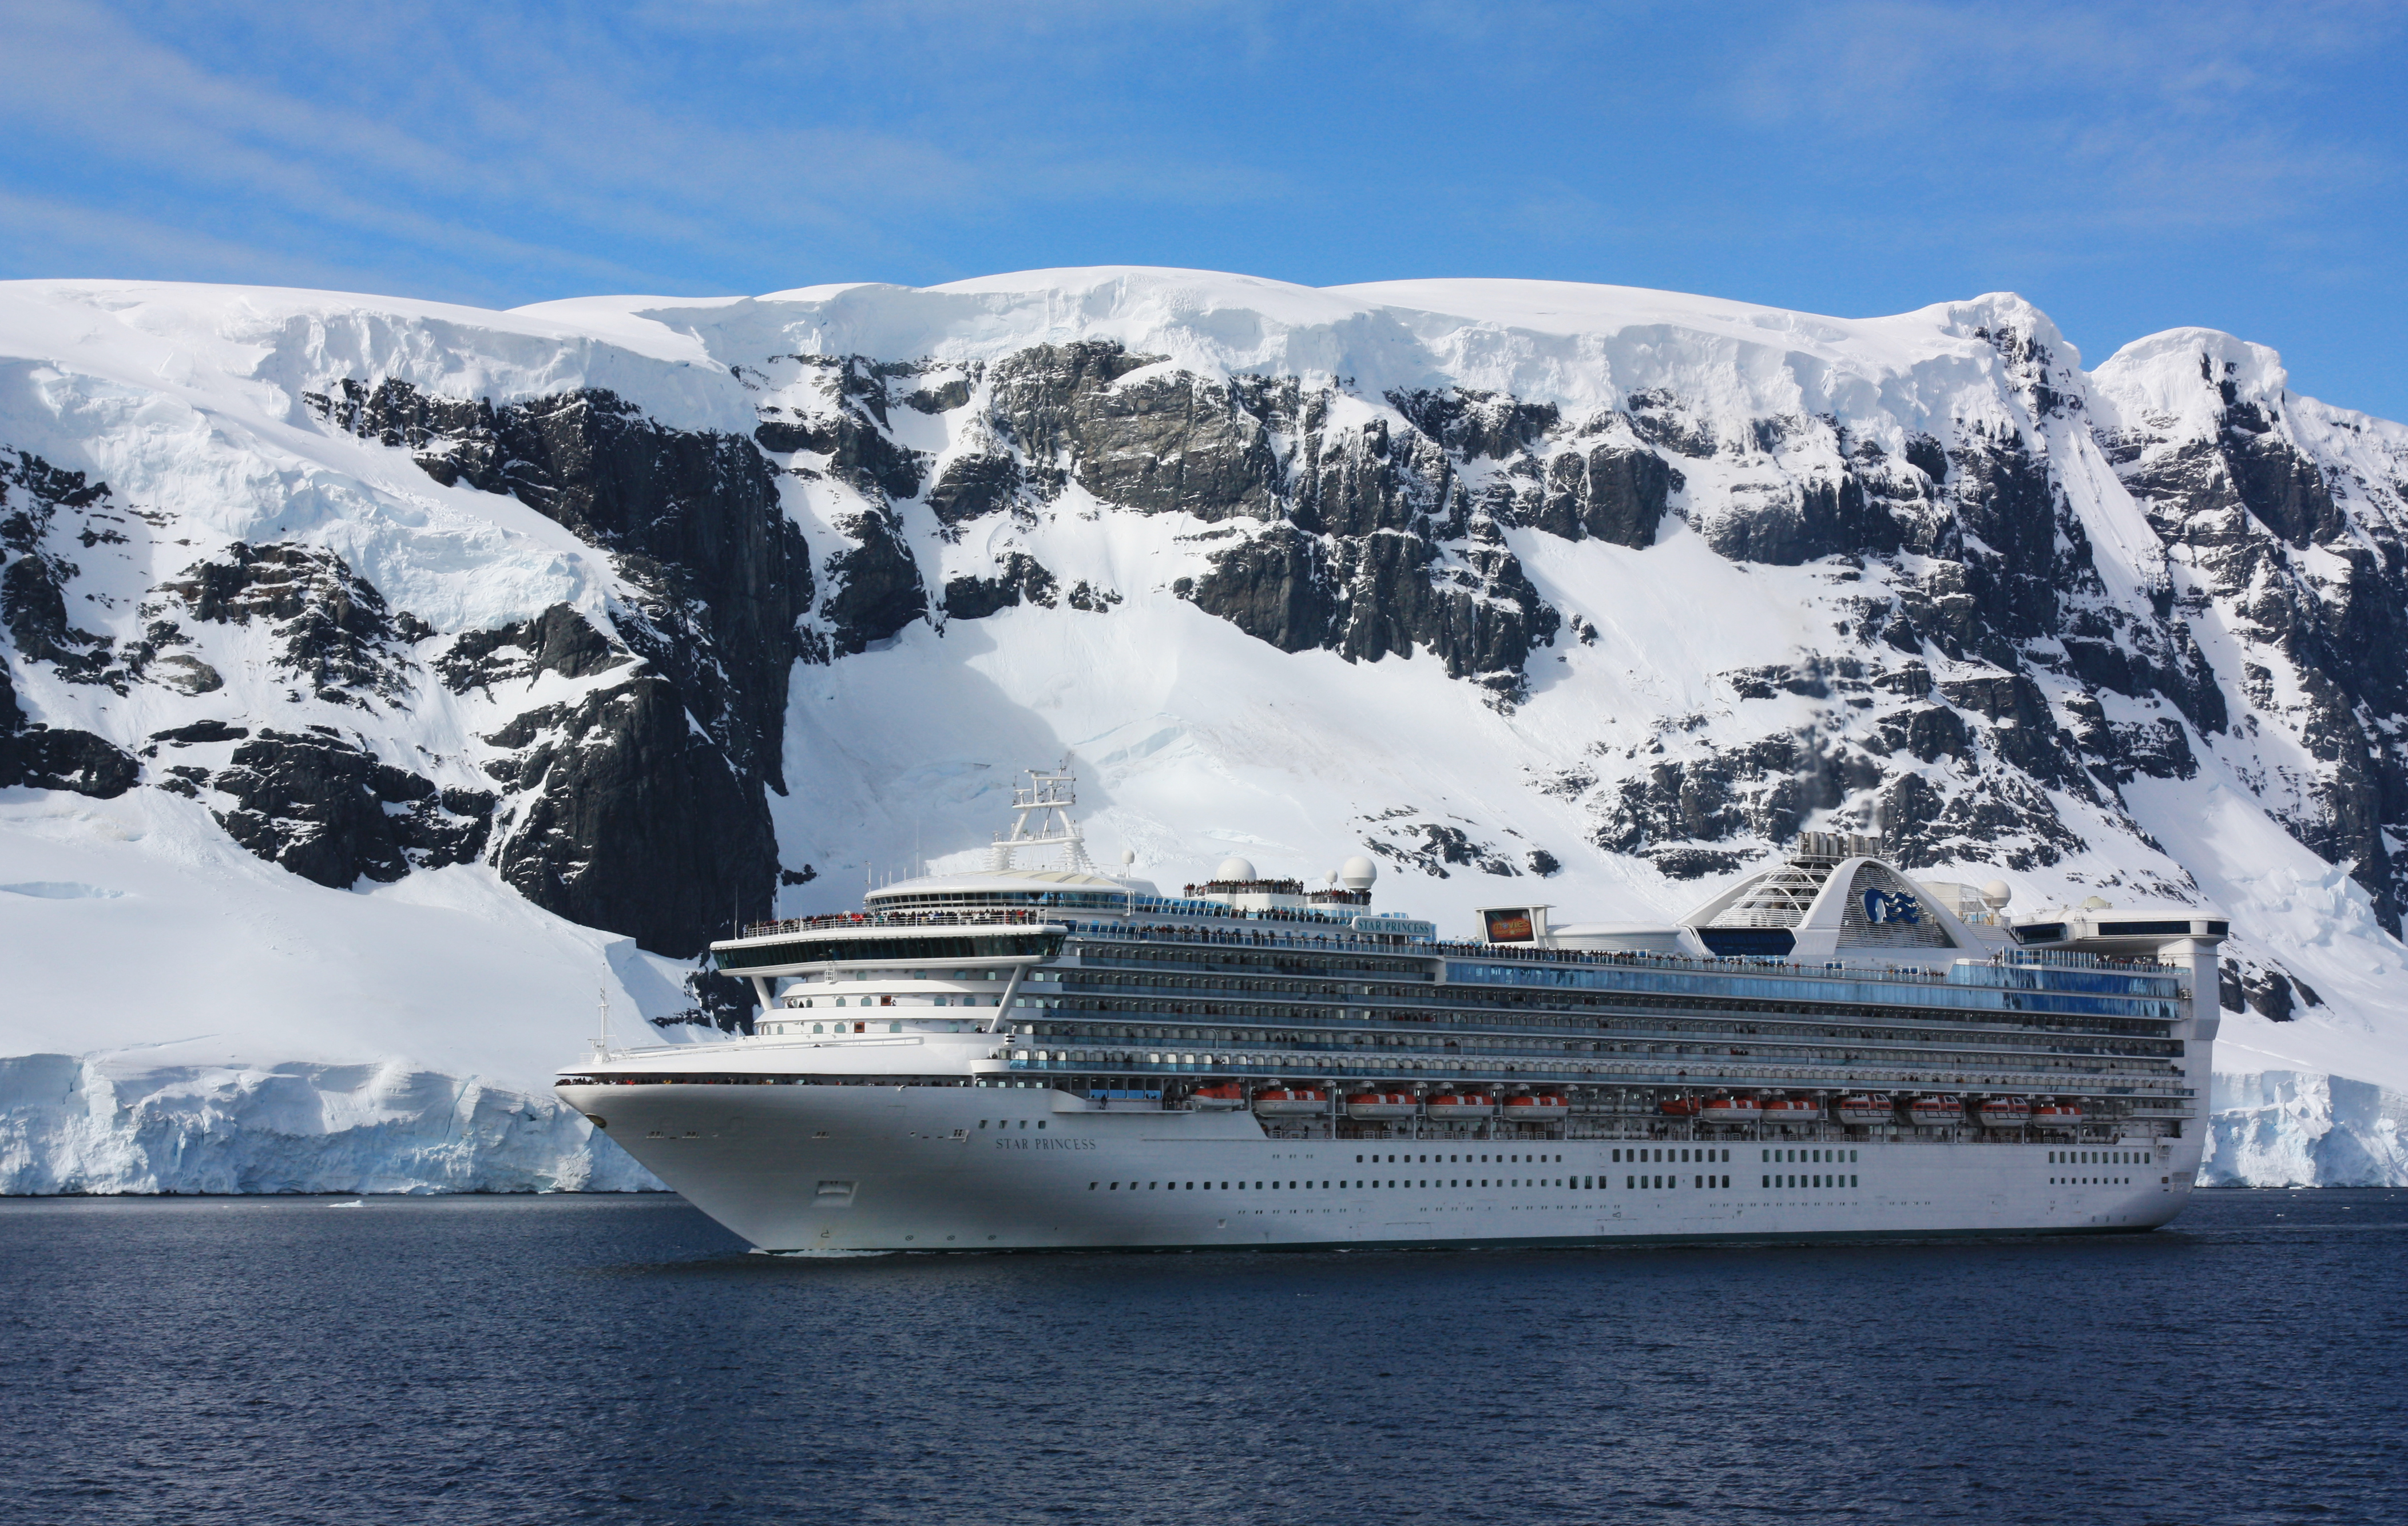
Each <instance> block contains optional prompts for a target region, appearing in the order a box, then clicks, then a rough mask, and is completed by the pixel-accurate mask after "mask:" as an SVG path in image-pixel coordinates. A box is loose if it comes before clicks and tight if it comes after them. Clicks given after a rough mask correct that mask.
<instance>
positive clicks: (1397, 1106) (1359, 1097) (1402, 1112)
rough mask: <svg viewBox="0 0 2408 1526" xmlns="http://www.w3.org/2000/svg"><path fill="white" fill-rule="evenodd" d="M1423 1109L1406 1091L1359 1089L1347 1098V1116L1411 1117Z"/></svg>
mask: <svg viewBox="0 0 2408 1526" xmlns="http://www.w3.org/2000/svg"><path fill="white" fill-rule="evenodd" d="M1420 1110H1421V1105H1420V1104H1418V1103H1416V1102H1414V1101H1413V1099H1412V1093H1411V1092H1406V1091H1357V1092H1355V1094H1354V1095H1353V1096H1351V1097H1348V1098H1347V1099H1346V1116H1347V1117H1348V1118H1356V1119H1364V1120H1379V1119H1389V1118H1411V1117H1412V1116H1413V1114H1415V1113H1417V1112H1419V1111H1420Z"/></svg>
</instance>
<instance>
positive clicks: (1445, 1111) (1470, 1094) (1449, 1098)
mask: <svg viewBox="0 0 2408 1526" xmlns="http://www.w3.org/2000/svg"><path fill="white" fill-rule="evenodd" d="M1427 1111H1428V1113H1429V1116H1430V1117H1431V1118H1433V1119H1435V1120H1439V1121H1441V1122H1444V1121H1446V1120H1455V1121H1457V1122H1465V1121H1471V1120H1479V1119H1484V1118H1493V1117H1495V1116H1496V1113H1497V1099H1496V1098H1494V1097H1490V1096H1485V1095H1483V1094H1482V1093H1480V1092H1478V1091H1441V1092H1440V1093H1439V1094H1438V1095H1437V1096H1435V1097H1432V1098H1431V1099H1430V1100H1429V1106H1428V1108H1427Z"/></svg>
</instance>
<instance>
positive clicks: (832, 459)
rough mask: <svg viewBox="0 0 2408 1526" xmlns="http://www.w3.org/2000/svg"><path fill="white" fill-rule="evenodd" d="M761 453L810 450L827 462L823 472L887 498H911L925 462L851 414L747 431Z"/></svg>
mask: <svg viewBox="0 0 2408 1526" xmlns="http://www.w3.org/2000/svg"><path fill="white" fill-rule="evenodd" d="M753 439H754V440H756V441H758V442H759V443H760V446H761V449H764V450H767V451H771V452H773V453H775V454H778V455H785V454H788V453H790V452H792V451H796V450H810V451H815V452H817V453H819V454H822V455H824V456H826V457H827V458H828V473H829V475H830V476H832V477H835V478H839V479H840V480H842V481H846V482H850V483H852V484H853V486H854V487H857V488H859V489H861V490H862V491H863V492H874V493H882V494H884V495H885V496H886V497H889V498H911V497H916V496H918V494H919V492H920V483H921V480H922V478H923V476H924V474H925V472H926V470H927V463H926V460H925V458H924V457H923V456H921V455H920V453H919V452H918V451H916V450H910V449H905V448H904V447H902V446H899V445H897V444H896V443H895V442H894V441H893V440H892V439H890V438H888V437H887V436H886V435H885V434H883V433H882V431H881V430H880V429H879V428H878V427H877V425H875V424H873V423H871V422H870V421H868V420H867V419H863V418H861V417H859V416H857V415H854V414H852V413H838V414H834V415H831V416H828V417H824V418H797V419H765V420H763V421H762V422H761V423H760V425H759V426H758V427H757V428H755V429H754V430H753Z"/></svg>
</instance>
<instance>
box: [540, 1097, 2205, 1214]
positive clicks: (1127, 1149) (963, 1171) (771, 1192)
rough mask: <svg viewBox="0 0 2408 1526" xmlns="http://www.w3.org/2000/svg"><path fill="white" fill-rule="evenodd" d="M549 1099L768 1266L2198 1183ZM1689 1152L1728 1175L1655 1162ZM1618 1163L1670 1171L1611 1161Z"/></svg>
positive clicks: (2134, 1203) (822, 1107) (1891, 1148)
mask: <svg viewBox="0 0 2408 1526" xmlns="http://www.w3.org/2000/svg"><path fill="white" fill-rule="evenodd" d="M564 1094H565V1095H566V1096H567V1097H568V1098H569V1100H570V1101H571V1102H572V1103H573V1104H574V1105H577V1106H579V1107H580V1108H581V1109H583V1110H584V1111H586V1112H587V1113H589V1114H597V1115H601V1116H602V1117H604V1118H605V1119H606V1120H607V1122H608V1128H609V1134H610V1137H612V1138H613V1139H616V1140H618V1141H620V1142H621V1143H622V1144H623V1145H624V1146H625V1147H626V1148H628V1149H629V1150H630V1151H631V1152H632V1153H634V1154H635V1155H636V1157H637V1158H638V1160H640V1161H642V1162H644V1164H645V1165H647V1166H649V1167H650V1168H652V1171H654V1172H655V1173H656V1174H658V1175H659V1176H660V1177H661V1178H662V1179H663V1180H664V1181H666V1182H667V1184H668V1185H669V1186H671V1187H672V1188H675V1189H676V1190H677V1191H679V1192H681V1194H683V1195H684V1196H685V1197H686V1198H687V1199H688V1200H689V1201H691V1202H693V1203H694V1205H695V1206H696V1207H698V1208H700V1209H701V1210H702V1211H703V1212H705V1213H707V1214H709V1215H710V1217H711V1218H712V1219H716V1220H718V1221H719V1222H720V1223H722V1224H724V1225H725V1226H726V1227H727V1228H729V1229H730V1230H732V1231H734V1232H735V1233H736V1234H739V1235H741V1236H743V1237H744V1238H745V1239H746V1240H748V1241H750V1242H752V1243H753V1245H754V1246H756V1247H759V1248H763V1249H766V1250H775V1251H855V1252H858V1251H947V1250H1040V1249H1042V1250H1055V1249H1082V1248H1085V1249H1096V1248H1156V1249H1169V1248H1205V1247H1211V1248H1232V1249H1236V1248H1250V1249H1262V1248H1327V1247H1373V1246H1385V1247H1406V1246H1498V1245H1512V1244H1555V1245H1565V1244H1600V1243H1618V1242H1641V1241H1651V1240H1717V1239H1719V1240H1783V1239H1831V1238H1843V1237H1897V1236H1915V1235H2000V1234H2057V1233H2071V1232H2134V1231H2142V1230H2147V1229H2152V1228H2155V1227H2156V1226H2157V1225H2159V1224H2162V1223H2164V1222H2166V1221H2167V1220H2168V1219H2171V1218H2173V1217H2174V1215H2175V1214H2176V1213H2178V1212H2180V1211H2181V1209H2182V1206H2183V1205H2184V1203H2185V1202H2186V1200H2187V1197H2188V1193H2189V1184H2190V1182H2191V1181H2192V1179H2193V1177H2194V1175H2195V1173H2196V1169H2197V1164H2198V1162H2197V1161H2196V1160H2195V1159H2193V1160H2179V1159H2176V1157H2177V1156H2178V1155H2180V1154H2182V1153H2183V1149H2182V1147H2183V1146H2184V1145H2188V1144H2189V1143H2190V1142H2189V1141H2176V1142H2173V1143H2171V1145H2170V1144H2167V1143H2164V1142H2160V1143H2157V1144H2156V1145H2154V1146H2150V1145H2145V1144H2144V1143H2143V1142H2141V1141H2132V1142H2131V1143H2130V1144H2129V1145H2128V1146H2126V1147H2123V1148H2116V1147H2114V1146H2101V1147H2099V1148H2095V1149H2092V1150H2089V1151H2086V1152H2085V1153H2087V1154H2090V1155H2094V1156H2099V1157H2101V1158H2104V1159H2106V1160H2107V1162H2108V1163H2097V1164H2083V1165H2072V1164H2055V1163H2052V1156H2053V1155H2062V1154H2066V1153H2068V1152H2067V1151H2065V1150H2064V1149H2063V1148H2061V1147H2056V1148H2053V1147H2052V1146H2050V1145H2049V1144H2047V1143H2045V1142H2035V1143H2030V1144H2022V1143H2017V1144H2001V1143H1998V1142H1996V1141H1983V1142H1978V1143H1976V1142H1971V1141H1967V1142H1950V1143H1941V1142H1934V1141H1928V1140H1914V1139H1908V1140H1900V1139H1879V1138H1876V1139H1857V1140H1847V1141H1841V1140H1830V1141H1823V1142H1817V1143H1815V1144H1814V1145H1813V1146H1812V1147H1810V1148H1821V1149H1823V1150H1824V1151H1826V1153H1827V1154H1828V1153H1829V1152H1832V1151H1843V1152H1852V1153H1853V1154H1854V1156H1855V1158H1854V1159H1853V1160H1845V1161H1841V1162H1836V1163H1835V1162H1829V1161H1827V1162H1812V1161H1783V1162H1778V1163H1777V1164H1776V1163H1773V1162H1767V1161H1764V1160H1762V1159H1760V1157H1761V1155H1762V1154H1763V1153H1764V1152H1766V1151H1767V1150H1776V1149H1785V1150H1788V1151H1790V1152H1792V1153H1795V1152H1796V1151H1797V1149H1798V1144H1797V1142H1796V1141H1787V1142H1784V1143H1783V1144H1782V1145H1779V1146H1776V1145H1774V1144H1773V1143H1772V1142H1770V1141H1761V1140H1712V1141H1642V1140H1639V1139H1636V1138H1633V1139H1627V1140H1623V1139H1586V1138H1581V1139H1569V1140H1564V1139H1546V1140H1541V1139H1527V1140H1514V1139H1496V1140H1481V1139H1461V1138H1455V1139H1447V1140H1406V1139H1384V1140H1357V1139H1326V1138H1318V1139H1281V1138H1273V1137H1269V1134H1267V1131H1266V1130H1265V1129H1264V1127H1263V1126H1262V1125H1261V1124H1260V1123H1258V1122H1257V1121H1256V1120H1254V1119H1253V1118H1250V1117H1248V1116H1246V1115H1244V1114H1242V1113H1234V1114H1233V1113H1189V1112H1183V1111H1168V1112H1165V1111H1155V1110H1144V1111H1128V1112H1114V1111H1103V1112H1096V1111H1085V1110H1056V1104H1055V1099H1057V1098H1060V1097H1061V1096H1062V1093H1059V1092H1055V1091H1048V1090H1044V1089H1035V1088H1032V1089H1025V1090H1023V1089H1003V1088H969V1087H958V1086H955V1087H946V1086H908V1087H891V1086H860V1085H854V1086H757V1085H736V1086H713V1085H680V1086H645V1087H624V1088H622V1087H607V1086H597V1087H575V1086H572V1087H566V1088H564ZM1070 1100H1075V1099H1070ZM1709 1148H1711V1149H1712V1150H1713V1151H1714V1152H1715V1153H1716V1154H1717V1155H1720V1154H1721V1153H1722V1152H1724V1151H1727V1152H1728V1155H1729V1159H1728V1161H1727V1162H1725V1161H1722V1160H1719V1159H1718V1160H1716V1161H1715V1162H1713V1165H1712V1169H1711V1171H1709V1169H1708V1166H1707V1165H1706V1164H1705V1163H1704V1162H1699V1161H1695V1160H1692V1161H1689V1162H1681V1161H1679V1160H1678V1159H1677V1157H1678V1156H1679V1155H1680V1153H1681V1152H1682V1151H1683V1150H1687V1151H1689V1152H1690V1153H1691V1154H1692V1155H1693V1156H1695V1155H1699V1154H1701V1153H1703V1152H1704V1151H1705V1150H1707V1149H1709ZM2193 1148H2195V1147H2193ZM1641 1149H1644V1150H1646V1151H1648V1152H1649V1153H1650V1154H1651V1155H1654V1154H1656V1153H1663V1154H1668V1155H1670V1156H1672V1157H1674V1159H1672V1160H1670V1161H1663V1162H1659V1161H1656V1160H1653V1159H1650V1160H1648V1161H1646V1162H1643V1163H1641V1162H1632V1161H1629V1160H1627V1159H1626V1160H1620V1161H1617V1160H1616V1159H1615V1156H1616V1154H1617V1153H1620V1154H1622V1155H1624V1156H1628V1155H1631V1154H1635V1153H1636V1152H1638V1151H1640V1150H1641ZM1709 1177H1711V1179H1712V1180H1713V1182H1714V1183H1715V1185H1713V1186H1712V1187H1707V1186H1705V1185H1703V1183H1704V1182H1705V1181H1706V1180H1707V1179H1709ZM1725 1178H1727V1180H1728V1182H1729V1185H1728V1186H1727V1187H1724V1186H1722V1185H1721V1183H1722V1182H1723V1180H1724V1179H1725ZM1768 1179H1774V1180H1778V1181H1780V1182H1781V1183H1782V1184H1783V1185H1781V1186H1779V1187H1769V1186H1767V1185H1766V1183H1767V1181H1768ZM1634 1180H1644V1181H1646V1182H1647V1183H1648V1185H1646V1186H1644V1187H1639V1186H1634V1185H1631V1184H1632V1183H1633V1181H1634ZM1792 1181H1798V1182H1800V1183H1804V1184H1806V1185H1799V1186H1795V1187H1793V1186H1790V1185H1788V1183H1790V1182H1792ZM1816 1182H1820V1183H1823V1184H1824V1185H1819V1186H1818V1185H1812V1184H1813V1183H1816ZM1273 1183H1277V1185H1276V1186H1274V1185H1272V1184H1273ZM1568 1183H1569V1184H1570V1185H1566V1184H1568ZM1657 1183H1668V1184H1670V1185H1656V1184H1657ZM1291 1184H1293V1185H1291ZM1480 1184H1484V1185H1480ZM1842 1184H1844V1185H1842Z"/></svg>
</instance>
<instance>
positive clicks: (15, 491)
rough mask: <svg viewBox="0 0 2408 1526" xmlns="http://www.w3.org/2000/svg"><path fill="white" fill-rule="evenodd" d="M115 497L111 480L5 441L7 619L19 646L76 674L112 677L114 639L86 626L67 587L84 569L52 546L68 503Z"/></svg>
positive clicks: (3, 590)
mask: <svg viewBox="0 0 2408 1526" xmlns="http://www.w3.org/2000/svg"><path fill="white" fill-rule="evenodd" d="M108 500H109V491H108V483H106V482H93V481H91V480H89V479H87V478H86V477H85V476H84V474H83V473H81V472H69V471H62V470H60V469H59V468H58V467H55V466H53V465H51V464H50V463H49V462H47V461H45V460H43V459H42V458H41V457H39V456H35V455H26V454H23V453H21V452H19V451H15V450H8V449H0V556H5V557H6V559H7V566H6V567H0V625H6V626H7V631H8V635H9V636H10V638H11V639H13V640H14V641H15V642H16V645H17V651H18V653H19V655H20V656H22V657H24V658H26V659H28V660H30V661H33V662H38V663H49V664H50V666H52V667H53V668H55V669H56V670H57V672H58V674H59V676H60V677H63V678H66V679H68V680H69V681H71V682H77V683H101V682H106V681H108V677H109V676H110V675H109V664H110V662H111V660H112V659H113V658H114V656H115V653H114V651H113V650H112V649H111V644H110V642H109V639H108V637H107V636H104V635H94V634H93V633H92V632H90V631H86V630H83V629H80V628H79V627H78V626H77V625H76V624H75V622H74V621H73V620H71V619H69V617H68V614H67V601H66V587H67V585H68V584H69V583H71V582H73V581H74V580H75V579H76V578H77V577H78V576H79V572H80V569H79V568H78V567H77V565H76V564H75V563H73V562H70V561H68V560H67V559H66V558H65V556H63V555H61V554H59V553H57V552H55V551H53V550H51V549H49V545H48V542H49V539H50V535H51V532H52V529H53V527H54V526H55V524H56V521H57V519H58V516H59V513H60V511H61V510H63V509H64V510H65V511H67V512H68V513H69V514H71V515H77V516H79V515H80V514H82V513H83V512H85V511H88V510H90V509H92V508H93V507H95V506H100V505H104V504H106V503H108Z"/></svg>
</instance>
